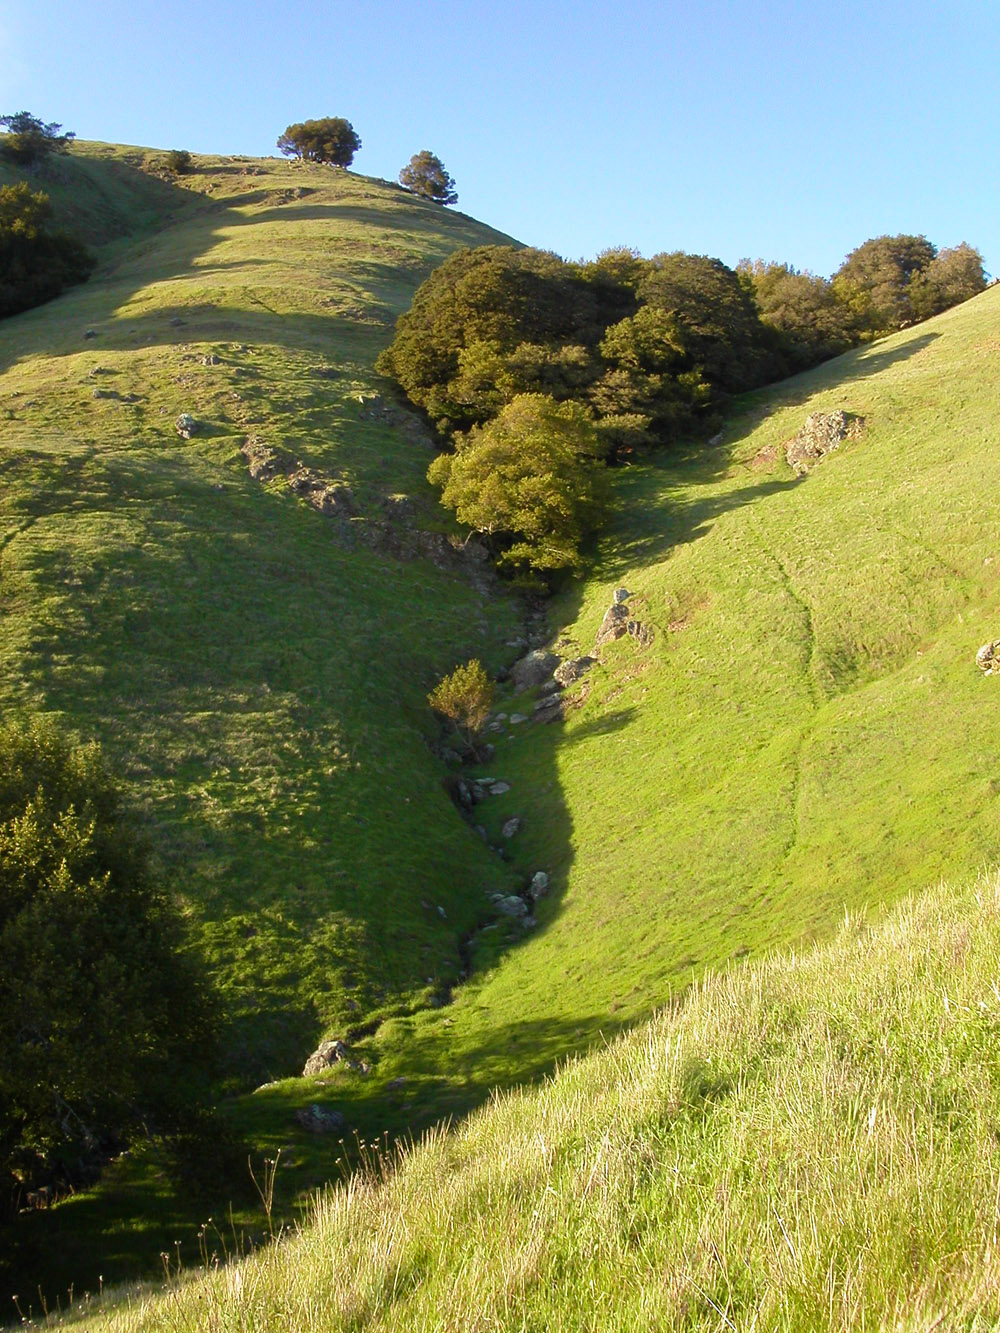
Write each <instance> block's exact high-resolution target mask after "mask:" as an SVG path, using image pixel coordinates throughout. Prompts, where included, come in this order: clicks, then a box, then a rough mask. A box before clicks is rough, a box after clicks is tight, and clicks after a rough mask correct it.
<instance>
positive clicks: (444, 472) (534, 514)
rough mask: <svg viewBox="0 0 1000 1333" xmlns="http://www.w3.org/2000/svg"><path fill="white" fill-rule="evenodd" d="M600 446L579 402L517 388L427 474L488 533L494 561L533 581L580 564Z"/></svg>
mask: <svg viewBox="0 0 1000 1333" xmlns="http://www.w3.org/2000/svg"><path fill="white" fill-rule="evenodd" d="M600 453H601V449H600V443H599V441H598V437H597V433H596V431H595V429H594V425H593V423H592V422H591V421H590V419H589V418H588V416H587V414H586V412H585V411H584V409H583V408H582V407H580V406H579V404H577V403H572V402H566V403H557V402H556V401H555V399H553V398H551V397H548V396H547V395H544V394H522V395H520V396H519V397H517V398H515V399H513V401H512V402H510V403H508V404H507V405H506V406H505V407H504V408H503V409H502V410H501V412H500V413H499V415H498V416H497V417H496V419H495V420H494V421H491V422H489V423H488V424H487V425H485V426H482V427H476V428H474V429H473V430H472V431H470V432H469V434H468V435H466V436H464V437H463V438H461V439H459V441H458V445H457V448H456V452H455V453H454V454H442V455H440V456H439V457H438V458H436V459H435V460H434V462H433V463H432V464H431V466H430V468H429V469H428V472H427V476H428V479H429V480H430V481H431V482H433V483H434V484H435V485H437V486H440V487H441V488H442V494H441V502H442V504H444V505H446V506H447V507H448V508H449V509H453V510H454V511H455V514H456V516H457V518H458V520H459V522H460V523H464V524H467V525H468V526H469V527H471V528H472V529H473V530H474V531H476V532H479V533H482V534H483V535H484V536H486V537H488V538H489V539H490V540H491V542H492V544H493V546H494V549H495V551H496V552H497V554H498V556H499V563H500V565H501V567H502V568H506V569H508V570H510V571H511V572H513V573H514V574H515V575H517V576H518V577H519V578H520V579H521V580H523V581H527V582H537V580H538V576H539V575H549V574H553V573H558V572H561V571H565V570H569V569H578V568H579V567H580V563H581V560H580V546H581V543H582V542H583V540H584V539H585V537H586V536H587V535H588V534H589V533H591V532H592V531H594V529H595V528H596V526H597V524H598V522H599V521H600V518H601V517H602V512H603V503H604V490H603V487H602V484H601V482H602V476H601V473H602V465H601V460H600Z"/></svg>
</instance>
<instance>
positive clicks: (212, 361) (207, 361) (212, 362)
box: [201, 352, 221, 366]
mask: <svg viewBox="0 0 1000 1333" xmlns="http://www.w3.org/2000/svg"><path fill="white" fill-rule="evenodd" d="M201 364H202V365H203V366H218V365H220V364H221V361H220V359H219V357H217V356H216V355H215V353H214V352H209V353H208V355H207V356H203V357H202V358H201Z"/></svg>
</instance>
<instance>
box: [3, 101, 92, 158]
mask: <svg viewBox="0 0 1000 1333" xmlns="http://www.w3.org/2000/svg"><path fill="white" fill-rule="evenodd" d="M0 125H2V126H3V127H4V129H5V130H6V133H5V134H4V135H3V137H2V138H0V155H2V156H3V157H5V158H7V159H8V161H11V162H17V163H19V164H20V165H21V166H28V165H30V164H31V163H32V162H38V161H40V160H41V159H42V158H45V157H48V155H49V154H50V153H65V152H66V150H67V148H68V147H69V144H70V141H71V140H72V139H75V138H76V135H75V134H73V133H66V134H60V133H59V131H60V130H61V129H62V126H61V125H58V124H56V122H55V121H53V122H52V123H51V124H48V125H46V124H45V122H44V121H42V120H39V118H38V117H37V116H33V115H32V114H31V112H30V111H17V112H15V113H14V115H11V116H0Z"/></svg>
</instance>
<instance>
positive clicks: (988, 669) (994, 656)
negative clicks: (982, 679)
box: [976, 639, 1000, 676]
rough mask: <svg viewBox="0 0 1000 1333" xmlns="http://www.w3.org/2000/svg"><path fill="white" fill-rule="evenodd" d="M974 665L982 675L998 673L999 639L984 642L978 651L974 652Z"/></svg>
mask: <svg viewBox="0 0 1000 1333" xmlns="http://www.w3.org/2000/svg"><path fill="white" fill-rule="evenodd" d="M976 666H977V667H978V668H979V670H980V671H982V672H983V674H984V675H987V676H997V675H1000V639H994V640H993V641H992V642H991V643H984V644H983V646H982V648H980V650H979V652H978V653H976Z"/></svg>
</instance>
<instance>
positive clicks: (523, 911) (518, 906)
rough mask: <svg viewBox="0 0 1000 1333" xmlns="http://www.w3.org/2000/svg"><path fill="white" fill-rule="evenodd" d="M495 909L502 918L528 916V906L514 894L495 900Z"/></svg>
mask: <svg viewBox="0 0 1000 1333" xmlns="http://www.w3.org/2000/svg"><path fill="white" fill-rule="evenodd" d="M496 909H497V911H498V912H502V913H503V915H504V916H513V917H521V916H527V915H528V904H527V903H526V902H525V901H524V899H523V898H521V897H520V896H519V895H518V894H516V893H510V894H507V895H506V896H505V897H502V898H498V899H497V900H496Z"/></svg>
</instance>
